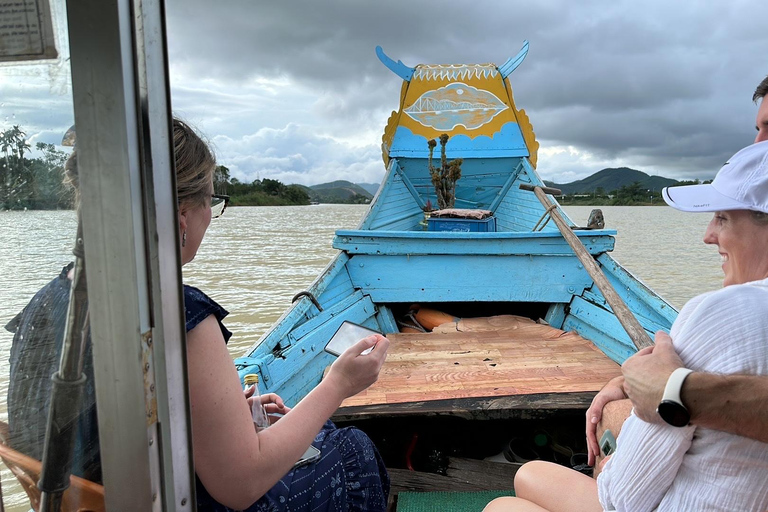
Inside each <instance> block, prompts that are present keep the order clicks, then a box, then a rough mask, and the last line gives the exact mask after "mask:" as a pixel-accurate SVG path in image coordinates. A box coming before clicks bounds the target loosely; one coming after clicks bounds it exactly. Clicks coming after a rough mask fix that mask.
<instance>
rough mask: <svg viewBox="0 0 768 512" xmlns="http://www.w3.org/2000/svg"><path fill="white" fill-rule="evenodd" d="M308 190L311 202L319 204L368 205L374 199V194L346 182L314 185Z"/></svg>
mask: <svg viewBox="0 0 768 512" xmlns="http://www.w3.org/2000/svg"><path fill="white" fill-rule="evenodd" d="M377 187H378V185H377ZM306 190H307V194H309V199H310V201H317V202H319V203H352V204H366V203H370V202H371V199H372V198H373V194H372V193H370V192H368V191H367V190H366V189H364V188H363V187H361V186H359V185H355V184H354V183H351V182H349V181H344V180H339V181H332V182H330V183H321V184H320V185H312V186H311V187H308V188H307V189H306Z"/></svg>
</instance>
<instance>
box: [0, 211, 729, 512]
mask: <svg viewBox="0 0 768 512" xmlns="http://www.w3.org/2000/svg"><path fill="white" fill-rule="evenodd" d="M367 209H368V206H360V205H316V206H295V207H240V208H230V209H228V210H227V211H226V213H225V214H224V215H223V216H222V217H221V218H219V219H215V220H213V221H212V222H211V226H210V228H209V230H208V233H207V234H206V237H205V240H204V241H203V244H202V246H201V248H200V251H199V252H198V254H197V257H196V258H195V260H194V261H193V262H191V263H190V264H188V265H186V266H185V267H184V272H183V274H184V280H185V282H186V283H188V284H191V285H194V286H197V287H198V288H200V289H202V290H203V291H205V292H206V293H208V294H209V295H210V296H211V297H213V298H214V299H215V300H216V301H218V302H219V303H220V304H222V305H223V306H224V307H225V308H227V309H228V310H229V311H230V316H229V317H228V318H227V320H226V324H227V327H228V328H229V329H230V330H231V331H232V332H233V333H234V336H233V338H232V340H231V341H230V343H229V348H230V352H231V354H232V356H233V357H237V356H240V355H242V354H243V353H244V352H245V351H246V350H247V349H248V348H249V347H251V346H252V345H253V344H254V343H255V342H256V341H257V340H258V339H259V337H260V336H261V335H262V334H263V333H264V332H265V331H266V330H267V329H268V328H269V326H270V325H272V324H273V323H274V322H275V321H276V320H277V319H278V318H279V317H280V315H281V314H282V313H283V312H284V311H285V310H286V308H288V307H289V306H290V303H291V297H293V295H294V294H296V292H298V291H301V290H304V289H306V288H307V286H309V284H311V283H312V281H313V280H314V279H315V277H316V276H317V275H318V274H319V273H320V272H321V271H322V270H323V268H325V266H326V265H327V264H328V262H329V261H330V260H331V259H332V258H333V256H334V255H335V254H336V252H337V251H336V250H334V249H333V248H332V247H331V241H332V239H333V234H334V232H335V231H336V230H337V229H350V228H355V227H357V225H358V224H359V222H360V220H361V219H362V217H363V215H364V214H365V212H366V211H367ZM590 210H591V207H586V206H572V207H565V211H566V212H567V213H568V214H569V216H570V217H571V218H572V219H573V220H574V221H575V222H576V223H577V224H581V225H583V224H586V219H587V217H588V216H589V212H590ZM602 210H603V212H604V214H605V219H606V227H607V228H610V229H616V230H618V235H617V238H616V248H615V250H614V251H613V253H612V255H613V257H614V258H615V259H617V260H618V261H619V262H620V263H621V264H622V265H624V267H625V268H627V269H628V270H629V271H630V272H632V273H633V274H634V275H635V276H636V277H638V278H640V279H642V280H643V282H645V284H646V285H648V286H649V287H651V288H652V289H653V290H655V291H656V292H657V293H658V294H660V295H661V296H662V297H663V298H664V299H666V300H667V301H668V302H670V303H671V304H672V305H673V306H675V307H676V308H678V309H679V308H680V307H682V305H683V304H684V303H685V302H686V301H687V300H688V299H690V298H692V297H694V296H695V295H698V294H699V293H702V292H705V291H708V290H713V289H716V288H719V287H720V286H721V285H722V271H721V269H720V259H719V256H718V254H717V250H716V249H715V248H714V247H711V246H705V245H704V243H703V242H702V237H703V235H704V230H705V228H706V226H707V223H708V222H709V220H710V217H711V215H710V214H689V213H681V212H678V211H676V210H673V209H672V208H667V207H643V206H638V207H632V206H621V207H618V206H613V207H612V206H607V207H602ZM75 228H76V226H75V215H74V212H71V211H26V212H0V233H1V234H2V235H0V236H2V243H0V263H2V268H3V271H2V272H0V354H2V355H0V396H2V397H3V398H2V399H0V419H2V420H4V421H5V420H6V417H5V398H4V397H5V395H6V393H7V387H8V384H7V383H8V354H9V351H10V345H11V339H12V338H11V335H10V333H8V332H6V331H5V329H3V328H2V327H3V326H4V325H5V324H6V323H7V322H8V321H9V320H10V319H11V318H12V317H13V316H14V315H15V314H16V313H18V312H19V311H20V310H21V309H22V308H23V307H24V306H25V305H26V304H27V302H28V301H29V299H30V298H31V297H32V296H33V295H34V294H35V292H37V290H38V289H40V288H41V287H42V286H44V285H45V284H46V283H47V282H48V281H50V280H51V279H52V278H53V277H55V276H56V275H57V274H58V273H59V272H60V271H61V268H62V267H63V266H64V265H66V264H67V263H68V262H69V261H70V260H71V259H72V258H71V250H72V245H73V241H74V235H75ZM2 488H3V496H4V499H5V504H6V510H9V511H21V510H29V506H28V502H27V500H26V495H25V494H24V493H23V491H21V490H20V488H19V487H18V485H17V484H16V481H15V478H13V477H12V475H11V474H10V472H9V471H7V470H6V469H5V467H4V466H3V471H2Z"/></svg>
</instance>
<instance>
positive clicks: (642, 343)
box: [520, 183, 653, 350]
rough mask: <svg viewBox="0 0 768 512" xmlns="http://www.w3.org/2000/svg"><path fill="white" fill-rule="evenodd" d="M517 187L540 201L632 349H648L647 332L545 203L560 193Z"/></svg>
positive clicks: (649, 340)
mask: <svg viewBox="0 0 768 512" xmlns="http://www.w3.org/2000/svg"><path fill="white" fill-rule="evenodd" d="M520 188H521V189H523V190H531V191H533V193H534V194H536V197H537V198H538V199H539V201H541V204H542V205H543V206H544V208H545V209H546V210H547V211H548V212H549V215H550V216H551V217H552V220H554V221H555V224H557V227H558V229H560V233H562V234H563V238H565V241H566V242H568V245H570V246H571V249H573V252H574V253H575V254H576V257H577V258H579V261H581V264H582V265H584V270H586V271H587V273H588V274H589V277H591V278H592V280H593V281H594V282H595V284H596V285H597V287H598V288H599V289H600V292H602V294H603V297H605V300H606V301H607V302H608V304H609V305H610V306H611V309H612V310H613V313H614V314H615V315H616V318H618V320H619V322H621V325H622V327H624V330H625V331H627V334H628V335H629V337H630V339H631V340H632V343H634V344H635V347H637V349H638V350H640V349H641V348H645V347H652V346H653V340H652V339H651V338H650V336H648V333H647V332H646V331H645V329H643V327H642V326H641V325H640V322H638V321H637V318H635V316H634V315H633V314H632V312H631V311H630V310H629V308H628V307H627V305H626V304H624V301H623V300H621V297H619V294H618V293H616V290H614V289H613V286H611V283H610V282H608V278H606V277H605V274H603V271H602V270H601V269H600V267H599V266H598V264H597V262H596V261H595V259H594V258H593V257H592V255H591V254H589V251H587V249H586V247H584V244H582V243H581V240H579V237H577V236H576V235H574V234H573V231H572V230H571V227H570V226H569V225H568V224H566V222H565V219H563V217H562V216H561V215H560V212H558V211H557V209H556V208H555V207H553V205H552V203H550V202H549V198H547V196H546V194H547V193H549V194H559V193H560V191H559V190H557V189H552V188H549V187H537V186H533V185H529V184H526V183H522V184H521V185H520Z"/></svg>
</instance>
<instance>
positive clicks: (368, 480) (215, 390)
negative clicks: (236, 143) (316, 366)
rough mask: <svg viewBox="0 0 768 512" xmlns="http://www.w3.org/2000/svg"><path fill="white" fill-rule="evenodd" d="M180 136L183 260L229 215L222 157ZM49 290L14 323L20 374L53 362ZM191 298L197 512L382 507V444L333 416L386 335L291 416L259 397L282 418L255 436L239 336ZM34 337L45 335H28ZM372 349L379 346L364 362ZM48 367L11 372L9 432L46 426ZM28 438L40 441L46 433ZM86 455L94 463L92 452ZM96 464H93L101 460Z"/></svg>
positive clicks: (353, 355)
mask: <svg viewBox="0 0 768 512" xmlns="http://www.w3.org/2000/svg"><path fill="white" fill-rule="evenodd" d="M173 132H174V153H175V159H176V182H177V196H178V201H179V234H180V240H181V259H182V265H184V264H186V263H189V262H190V261H192V259H193V258H194V257H195V255H196V253H197V250H198V248H199V247H200V244H201V243H202V241H203V238H204V236H205V232H206V230H207V229H208V226H209V224H210V222H211V218H212V217H214V216H218V215H220V214H221V213H223V208H221V207H220V208H217V211H215V212H213V211H212V208H211V200H212V195H213V173H214V169H215V159H214V157H213V155H212V154H211V152H210V150H209V149H208V147H207V145H206V144H205V142H203V141H202V139H201V138H200V137H199V136H198V135H197V134H195V132H194V131H193V130H192V129H191V128H190V127H189V126H187V125H186V124H184V123H183V122H181V121H178V120H174V122H173ZM73 155H74V154H73ZM73 162H75V160H74V158H72V159H71V161H70V162H69V165H67V172H68V173H69V174H70V182H73V183H76V182H77V180H76V172H77V166H76V165H74V164H73ZM221 206H224V205H221ZM62 275H64V273H63V274H62ZM54 282H55V285H56V286H55V288H56V289H58V288H61V287H62V284H61V283H62V282H63V283H64V285H63V288H67V287H68V286H69V279H66V278H63V277H61V276H60V277H59V278H57V279H56V280H54ZM52 287H53V285H48V286H47V287H46V288H44V289H43V290H41V291H40V292H39V293H38V294H37V295H36V297H35V299H33V300H32V302H30V304H29V305H28V306H27V307H26V308H25V309H24V311H22V313H20V314H19V315H18V316H17V318H16V319H14V321H13V322H12V324H13V325H12V328H13V330H14V331H15V335H14V347H13V353H14V354H15V355H16V362H17V364H16V367H19V368H23V367H24V360H25V358H29V357H33V355H34V354H35V353H37V352H39V351H41V350H46V349H49V351H50V350H52V351H53V352H54V354H53V357H48V358H47V359H46V360H48V361H57V360H58V357H57V356H58V354H60V352H61V333H62V332H63V330H64V325H63V320H61V319H63V317H64V316H65V315H57V316H56V317H55V318H58V319H60V320H58V321H57V320H55V319H54V320H53V321H52V322H51V321H50V320H51V318H50V317H48V319H47V320H46V323H47V325H45V326H41V325H38V324H39V319H40V318H41V317H44V316H46V315H43V314H41V313H42V311H43V310H47V311H51V310H56V311H59V310H60V309H61V303H62V302H66V301H68V294H67V293H66V292H67V290H64V291H63V292H62V293H50V291H51V289H52ZM49 293H50V296H48V295H49ZM41 294H42V295H45V296H42V295H41ZM184 301H185V309H186V311H185V313H186V329H187V364H188V377H189V388H190V389H189V391H190V402H191V412H192V444H193V453H194V461H195V472H196V476H197V505H198V510H200V511H228V510H249V511H322V510H328V511H342V510H372V511H376V510H382V511H383V510H386V506H387V498H388V493H389V478H388V476H387V473H386V469H385V467H384V464H383V462H382V460H381V457H380V456H379V453H378V451H377V450H376V448H375V446H374V445H373V443H372V442H371V440H370V439H368V437H367V436H366V435H365V434H364V433H362V432H361V431H359V430H357V429H355V428H343V429H337V428H336V427H335V426H334V425H333V424H332V423H331V422H330V420H329V418H330V417H331V415H332V414H333V413H334V412H335V411H336V409H337V408H338V407H339V405H340V404H341V402H342V401H343V400H344V399H346V398H347V397H350V396H352V395H355V394H357V393H359V392H360V391H362V390H364V389H366V388H367V387H368V386H370V385H371V384H373V383H374V382H375V381H376V379H377V378H378V374H379V370H380V369H381V365H382V364H383V363H384V359H385V357H386V353H387V348H388V346H389V341H388V340H387V339H386V338H385V337H384V336H381V335H374V336H369V337H367V338H364V339H362V340H360V341H359V342H358V343H357V344H356V345H354V346H352V347H351V348H349V349H348V350H347V351H346V352H345V353H343V354H342V355H341V356H339V358H338V359H336V361H335V362H334V363H333V365H332V366H331V369H330V371H329V372H328V374H327V375H326V377H325V378H324V379H323V380H322V381H321V382H320V384H319V385H318V386H317V387H315V388H314V389H313V390H312V391H311V392H310V393H309V394H308V395H307V396H306V397H305V398H304V399H303V400H302V401H301V402H299V403H298V404H297V405H296V406H295V407H294V408H293V409H290V408H288V407H286V406H285V405H284V404H283V401H282V399H281V398H280V397H278V396H277V395H275V394H274V393H270V394H266V395H264V396H262V397H261V401H262V403H263V404H264V406H265V408H266V409H267V411H268V412H273V413H281V414H282V416H280V419H279V420H277V421H275V422H274V423H273V425H272V426H270V428H268V429H265V430H261V431H258V432H257V430H256V428H255V427H254V423H253V418H252V416H251V411H250V406H249V403H248V400H247V399H246V397H245V396H244V394H243V390H242V387H241V385H240V380H239V377H238V374H237V371H236V370H235V366H234V363H233V361H232V358H231V357H230V355H229V353H228V351H227V347H226V343H227V341H228V340H229V338H230V336H231V335H232V334H231V333H230V332H229V330H227V328H226V327H225V326H224V324H223V323H222V321H223V320H224V318H225V317H226V316H227V311H226V310H225V309H224V308H222V307H221V306H219V305H218V304H217V303H216V302H215V301H213V300H212V299H211V298H210V297H208V296H207V295H206V294H205V293H203V292H202V291H200V290H198V289H196V288H193V287H191V286H185V287H184ZM64 309H66V308H64ZM9 326H10V324H9ZM40 327H45V329H43V330H41V329H40ZM35 330H37V331H38V333H42V332H44V331H47V333H48V334H47V335H40V334H38V335H36V336H31V335H30V334H31V333H32V332H34V331H35ZM369 348H373V350H372V351H371V352H370V353H367V354H366V355H363V352H365V351H366V350H367V349H369ZM51 364H53V363H51ZM89 367H90V368H92V361H91V360H89V361H87V362H86V370H87V368H89ZM53 370H55V368H51V371H50V372H48V371H47V370H46V371H43V372H37V375H43V376H45V377H44V378H42V377H41V378H36V377H33V378H32V380H33V381H32V382H30V375H27V374H24V375H22V373H23V372H21V371H20V372H18V373H17V374H16V375H14V374H13V369H12V375H11V381H12V382H13V381H14V380H21V379H25V385H24V386H23V389H24V393H16V394H14V395H13V397H12V396H11V394H10V393H9V404H8V406H9V419H10V422H11V430H12V431H13V430H14V427H16V430H21V429H23V428H25V426H24V425H21V424H17V425H13V423H14V421H13V418H14V417H15V418H18V419H22V418H23V420H24V422H25V423H26V424H27V425H30V424H36V425H37V424H40V425H44V424H45V420H44V418H43V421H41V422H37V423H35V422H33V421H32V417H34V416H35V415H39V414H42V415H46V414H47V407H45V408H41V407H40V406H39V404H40V403H41V402H40V400H39V397H44V396H46V394H47V390H49V389H50V380H49V378H48V376H50V374H51V373H52V372H53ZM86 373H87V371H86ZM20 389H21V388H20ZM88 402H89V400H84V404H83V409H82V416H83V417H84V418H85V417H87V418H93V417H94V416H93V413H94V410H93V403H88ZM41 409H42V410H41ZM80 423H81V425H82V424H84V423H85V424H87V425H88V428H89V430H90V431H88V432H81V433H80V436H81V437H87V441H83V442H79V443H78V446H80V445H87V446H90V447H94V446H95V447H96V449H98V442H94V439H97V437H98V432H97V425H96V422H95V421H87V422H83V421H81V422H80ZM26 428H29V427H28V426H27V427H26ZM28 437H29V438H31V439H33V440H34V439H39V442H40V443H42V436H38V435H29V436H28ZM310 444H312V445H313V446H315V447H316V448H318V449H319V450H320V452H321V454H320V458H319V459H318V460H316V461H315V462H312V463H309V464H306V465H304V466H300V467H298V468H294V467H293V466H294V463H295V462H296V461H297V460H299V458H300V457H301V456H302V454H303V453H304V452H305V450H306V449H307V448H308V447H309V445H310ZM25 448H28V447H25ZM76 457H77V454H76ZM89 458H90V459H91V464H90V465H91V466H93V465H94V464H93V463H92V459H94V457H93V456H91V457H89ZM95 459H96V461H97V463H96V464H95V465H96V466H98V465H99V464H98V460H99V457H98V453H96V455H95ZM76 467H77V465H76Z"/></svg>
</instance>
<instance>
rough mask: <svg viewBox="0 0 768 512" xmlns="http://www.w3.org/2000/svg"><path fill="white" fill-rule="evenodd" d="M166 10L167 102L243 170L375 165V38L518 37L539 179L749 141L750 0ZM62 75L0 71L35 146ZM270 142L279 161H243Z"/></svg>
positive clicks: (755, 77)
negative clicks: (526, 44)
mask: <svg viewBox="0 0 768 512" xmlns="http://www.w3.org/2000/svg"><path fill="white" fill-rule="evenodd" d="M166 9H167V13H168V17H167V20H168V42H169V60H170V70H171V85H172V91H171V92H172V100H173V106H174V111H175V112H176V113H177V114H180V115H181V116H182V117H184V118H185V119H188V120H190V121H191V122H192V123H193V124H195V125H196V126H198V127H199V128H201V129H202V130H203V131H204V132H205V133H206V134H207V135H208V136H209V137H211V138H212V139H215V140H221V141H226V143H225V144H222V147H220V148H219V159H220V161H221V162H222V163H224V164H225V165H231V166H232V167H233V169H236V170H237V172H238V173H242V174H241V177H242V178H243V179H254V178H255V177H256V175H257V174H258V173H260V175H261V176H262V177H270V176H269V175H268V173H270V172H274V173H281V174H280V175H281V176H294V177H296V179H297V180H299V182H301V183H310V182H312V183H316V182H318V181H330V180H332V179H338V178H340V177H341V176H347V175H350V174H354V172H351V171H348V170H346V169H345V167H344V166H351V167H353V168H355V169H356V170H357V171H358V172H362V173H363V174H365V175H370V174H371V173H378V174H379V175H382V174H383V171H384V169H383V164H382V162H381V160H380V155H378V150H377V149H376V148H378V146H379V144H380V142H381V133H382V131H383V128H384V125H385V123H386V120H387V118H388V116H389V113H390V112H391V111H392V110H393V109H396V108H397V104H398V99H399V93H400V86H401V83H402V81H401V80H400V79H399V78H398V77H397V76H395V75H394V74H393V73H391V72H390V71H389V70H387V69H386V68H385V67H384V66H382V65H381V64H380V63H379V62H378V60H377V59H376V57H375V54H374V48H375V46H376V45H381V46H382V47H383V48H384V50H385V51H386V52H387V54H388V55H389V56H390V57H391V58H393V59H394V60H402V61H403V62H404V63H405V64H406V65H410V66H414V65H416V64H419V63H478V62H494V63H496V64H501V63H503V62H504V61H505V60H506V59H507V58H508V57H510V56H513V55H515V54H516V53H517V51H518V49H519V48H520V46H521V45H522V42H523V40H525V39H528V40H529V41H530V43H531V47H530V52H529V55H528V57H527V59H526V61H525V62H524V63H523V64H522V66H520V68H518V69H517V70H516V71H515V72H514V73H513V74H512V75H511V77H510V79H511V83H512V87H513V90H514V92H515V100H516V102H517V106H518V108H524V109H525V110H526V112H527V113H528V114H529V116H530V119H531V122H532V123H533V126H534V130H535V131H536V134H537V137H538V139H539V141H540V143H541V151H540V157H539V171H540V174H542V176H543V177H545V178H553V179H557V177H569V178H571V179H578V178H581V177H584V176H586V175H588V174H591V173H594V172H596V171H597V170H599V169H601V168H603V167H608V166H619V165H627V166H630V167H635V168H638V169H640V170H643V171H645V172H648V173H649V174H661V175H665V176H669V177H678V178H708V177H711V176H712V175H713V174H714V172H716V170H717V169H718V168H719V165H720V164H721V163H722V162H723V161H725V160H726V159H727V158H728V157H729V156H730V155H731V154H733V153H734V152H736V151H737V150H738V149H739V148H741V147H742V146H744V145H746V144H748V143H749V142H751V141H752V140H753V138H754V117H755V112H756V107H755V105H753V104H752V103H751V101H750V99H751V95H752V92H753V91H754V88H755V86H756V85H757V83H758V82H759V81H760V80H761V79H762V78H763V77H764V76H765V75H766V74H768V59H766V58H765V57H764V55H765V53H766V49H768V30H766V23H768V22H767V21H766V20H768V16H766V15H767V14H768V4H766V3H765V2H754V1H744V0H734V1H731V2H707V3H702V2H668V1H643V2H637V1H629V0H617V1H607V0H605V1H596V0H594V1H589V0H586V1H581V2H573V1H567V0H560V1H549V2H531V1H525V2H523V1H519V0H508V1H504V2H499V1H497V0H493V1H490V0H473V1H458V0H443V1H441V2H431V1H414V0H391V1H388V2H366V1H360V0H323V1H313V0H296V1H280V2H254V1H252V0H233V1H226V2H210V1H208V0H169V2H168V4H167V7H166ZM65 50H66V49H65ZM65 53H66V52H65ZM62 67H63V66H62V65H59V66H58V67H54V68H51V67H49V69H48V71H42V72H41V73H40V76H36V77H35V76H32V73H33V72H31V71H29V70H28V71H24V70H22V71H18V72H17V74H16V75H13V74H11V75H9V74H8V73H5V72H4V70H3V69H0V92H1V93H2V100H1V101H2V105H0V111H1V112H2V117H3V118H4V122H5V125H8V124H12V123H14V122H21V123H22V124H23V126H24V127H25V128H26V129H27V131H28V132H29V133H30V134H33V135H34V136H35V137H37V139H40V140H42V139H50V138H55V137H54V134H55V133H56V132H58V131H60V130H62V129H66V127H67V126H68V125H69V124H70V122H71V119H72V113H71V105H69V104H68V101H69V100H68V98H66V97H62V93H61V90H62V88H64V89H66V87H62V85H61V82H66V79H65V78H66V70H65V71H64V72H62ZM29 69H33V68H29ZM63 77H64V78H63ZM14 120H15V121H14ZM289 126H290V127H291V128H290V129H289ZM264 129H269V130H275V131H274V132H268V131H267V132H260V130H264ZM259 133H261V135H262V136H260V137H257V136H256V135H257V134H259ZM269 133H272V134H273V136H266V134H269ZM286 133H288V134H290V135H291V137H293V138H292V139H290V140H287V139H285V138H284V137H280V136H278V135H279V134H286ZM38 134H39V135H38ZM37 139H36V140H37ZM46 141H47V140H46ZM372 148H373V149H372ZM276 151H283V152H285V153H284V154H282V155H277V156H278V157H283V158H284V159H283V160H279V159H278V160H275V161H272V160H268V159H261V158H260V157H259V155H273V156H274V153H275V152H276ZM274 162H279V163H280V165H275V164H274ZM259 166H263V167H259ZM360 169H364V171H360ZM322 173H325V174H322ZM369 181H374V179H369Z"/></svg>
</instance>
